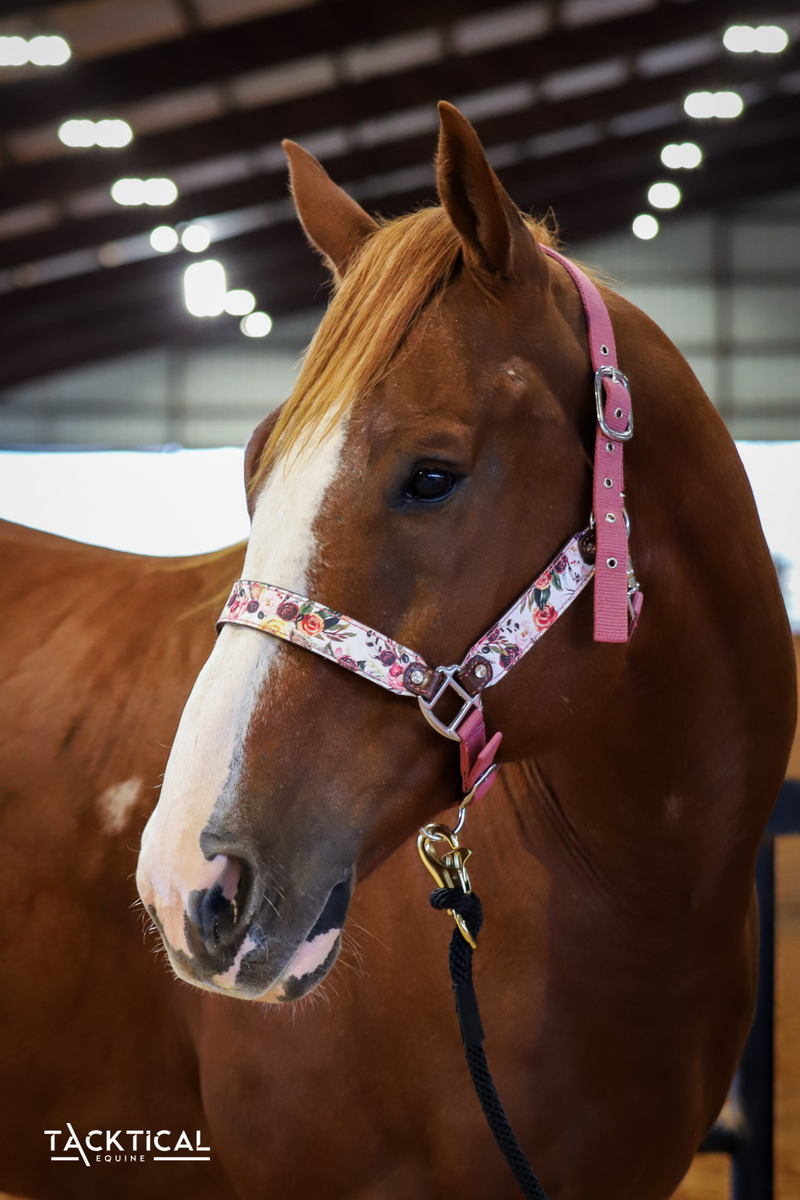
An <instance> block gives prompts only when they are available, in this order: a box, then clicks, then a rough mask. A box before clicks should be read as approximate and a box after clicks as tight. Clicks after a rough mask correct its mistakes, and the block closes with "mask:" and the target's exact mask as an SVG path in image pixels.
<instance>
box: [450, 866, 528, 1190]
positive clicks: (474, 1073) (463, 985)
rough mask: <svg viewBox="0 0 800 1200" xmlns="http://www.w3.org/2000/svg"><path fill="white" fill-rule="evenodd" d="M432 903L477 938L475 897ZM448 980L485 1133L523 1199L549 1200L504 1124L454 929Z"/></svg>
mask: <svg viewBox="0 0 800 1200" xmlns="http://www.w3.org/2000/svg"><path fill="white" fill-rule="evenodd" d="M430 901H431V905H432V907H433V908H435V909H437V910H439V911H441V910H442V909H452V910H453V911H454V912H457V913H458V914H459V916H460V917H462V918H463V920H464V922H465V923H466V926H467V928H468V929H469V931H470V933H471V934H472V936H473V938H474V939H477V937H478V934H479V933H480V929H481V926H482V924H483V910H482V908H481V902H480V900H479V899H478V897H477V896H476V895H475V893H474V892H464V891H462V889H461V888H437V889H436V891H434V892H431V897H430ZM450 978H451V980H452V982H453V991H454V993H455V998H456V1012H457V1014H458V1023H459V1025H460V1027H461V1038H462V1040H463V1042H464V1052H465V1054H466V1057H467V1066H468V1067H469V1073H470V1077H471V1079H472V1084H473V1087H474V1088H475V1092H476V1095H477V1097H478V1100H479V1102H480V1106H481V1108H482V1109H483V1114H484V1116H485V1117H486V1120H487V1123H488V1125H489V1128H490V1129H491V1131H492V1133H493V1134H494V1139H495V1141H496V1142H497V1145H498V1146H499V1147H500V1150H501V1152H502V1154H503V1157H504V1158H505V1160H506V1162H507V1163H508V1165H509V1167H510V1168H511V1170H512V1172H513V1174H514V1178H515V1179H516V1181H517V1183H518V1184H519V1186H520V1189H521V1191H522V1193H523V1195H524V1196H527V1197H528V1200H547V1193H546V1192H545V1190H544V1188H543V1187H542V1185H541V1184H540V1183H539V1180H538V1179H537V1178H536V1176H535V1175H534V1173H533V1171H532V1170H531V1165H530V1163H529V1162H528V1160H527V1158H526V1157H525V1153H524V1151H523V1149H522V1147H521V1146H520V1144H519V1142H518V1141H517V1139H516V1138H515V1137H514V1131H513V1130H512V1128H511V1126H510V1125H509V1123H508V1117H507V1116H506V1114H505V1110H504V1108H503V1105H502V1104H501V1103H500V1097H499V1096H498V1094H497V1090H496V1088H495V1086H494V1082H493V1080H492V1076H491V1074H490V1072H489V1067H488V1065H487V1062H486V1055H485V1054H484V1052H483V1046H482V1044H481V1043H482V1042H483V1039H484V1032H483V1027H482V1025H481V1018H480V1013H479V1011H478V1001H477V998H476V996H475V988H474V985H473V982H472V947H471V946H470V945H469V943H468V942H467V941H466V939H465V938H464V937H462V936H461V934H460V933H459V931H458V929H454V930H453V936H452V938H451V939H450Z"/></svg>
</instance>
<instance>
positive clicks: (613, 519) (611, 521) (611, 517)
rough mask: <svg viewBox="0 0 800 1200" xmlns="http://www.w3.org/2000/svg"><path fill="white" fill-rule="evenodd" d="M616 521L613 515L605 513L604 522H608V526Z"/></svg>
mask: <svg viewBox="0 0 800 1200" xmlns="http://www.w3.org/2000/svg"><path fill="white" fill-rule="evenodd" d="M616 519H617V518H616V517H615V516H614V514H613V513H606V520H607V521H608V523H609V525H613V524H614V522H615V521H616Z"/></svg>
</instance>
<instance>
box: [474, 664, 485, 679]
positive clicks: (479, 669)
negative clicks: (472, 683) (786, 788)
mask: <svg viewBox="0 0 800 1200" xmlns="http://www.w3.org/2000/svg"><path fill="white" fill-rule="evenodd" d="M473 674H474V675H475V678H476V679H485V678H486V663H476V664H475V670H474V672H473Z"/></svg>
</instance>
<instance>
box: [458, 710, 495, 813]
mask: <svg viewBox="0 0 800 1200" xmlns="http://www.w3.org/2000/svg"><path fill="white" fill-rule="evenodd" d="M458 736H459V738H460V739H461V746H460V758H461V785H462V787H463V789H464V793H465V795H466V793H468V792H469V791H471V789H472V788H473V787H475V784H476V783H478V780H479V779H480V778H481V776H482V775H483V774H485V772H486V771H488V769H489V767H490V766H491V765H492V763H493V762H494V759H495V755H496V754H497V751H498V750H499V749H500V743H501V742H502V740H503V735H502V733H496V734H495V735H494V737H493V738H491V739H490V740H489V741H488V742H487V741H486V726H485V724H484V721H483V713H482V712H481V711H480V709H477V708H476V709H475V710H474V711H473V712H471V713H470V715H469V716H468V717H467V719H466V721H464V722H463V724H462V725H461V726H460V727H459V730H458ZM494 779H495V773H494V772H492V774H491V775H489V776H488V777H487V778H486V779H484V780H483V781H482V782H481V783H479V784H478V786H477V787H476V788H475V795H474V797H473V799H474V800H480V798H481V796H485V795H486V793H487V792H488V790H489V788H490V787H491V786H492V784H493V783H494Z"/></svg>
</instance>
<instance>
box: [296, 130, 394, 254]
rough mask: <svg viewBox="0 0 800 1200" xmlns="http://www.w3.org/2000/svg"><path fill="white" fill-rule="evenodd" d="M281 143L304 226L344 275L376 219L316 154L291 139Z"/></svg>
mask: <svg viewBox="0 0 800 1200" xmlns="http://www.w3.org/2000/svg"><path fill="white" fill-rule="evenodd" d="M282 145H283V148H284V150H285V151H286V157H287V158H288V159H289V175H290V178H291V187H292V196H293V197H294V203H295V207H296V208H297V215H298V216H299V217H300V221H301V224H302V226H303V229H305V231H306V235H307V237H308V239H309V241H310V242H311V244H312V245H313V246H315V247H316V249H317V250H319V252H320V253H321V254H322V255H324V257H325V258H326V259H327V260H328V263H329V265H330V267H331V269H332V270H333V271H334V272H335V273H336V274H337V275H338V276H340V277H341V276H343V275H344V273H345V271H346V270H347V266H348V263H349V262H350V259H351V258H352V257H353V253H354V251H355V250H356V249H357V248H358V247H359V246H360V245H361V243H362V242H363V241H364V239H365V238H367V237H369V236H370V234H373V233H374V232H375V230H376V229H377V228H378V225H377V222H376V221H373V219H372V217H371V216H370V215H369V213H366V212H364V209H363V208H362V207H361V205H360V204H357V203H356V202H355V200H353V198H352V196H348V194H347V192H345V191H343V190H342V188H340V187H339V185H338V184H336V183H334V182H333V180H332V179H331V177H330V175H328V173H327V171H326V170H325V168H324V167H323V166H322V164H321V163H319V162H317V160H316V159H315V158H314V155H313V154H309V153H308V151H307V150H304V149H303V147H302V146H298V145H297V143H296V142H290V141H289V140H288V139H287V140H286V141H284V142H283V143H282Z"/></svg>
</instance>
